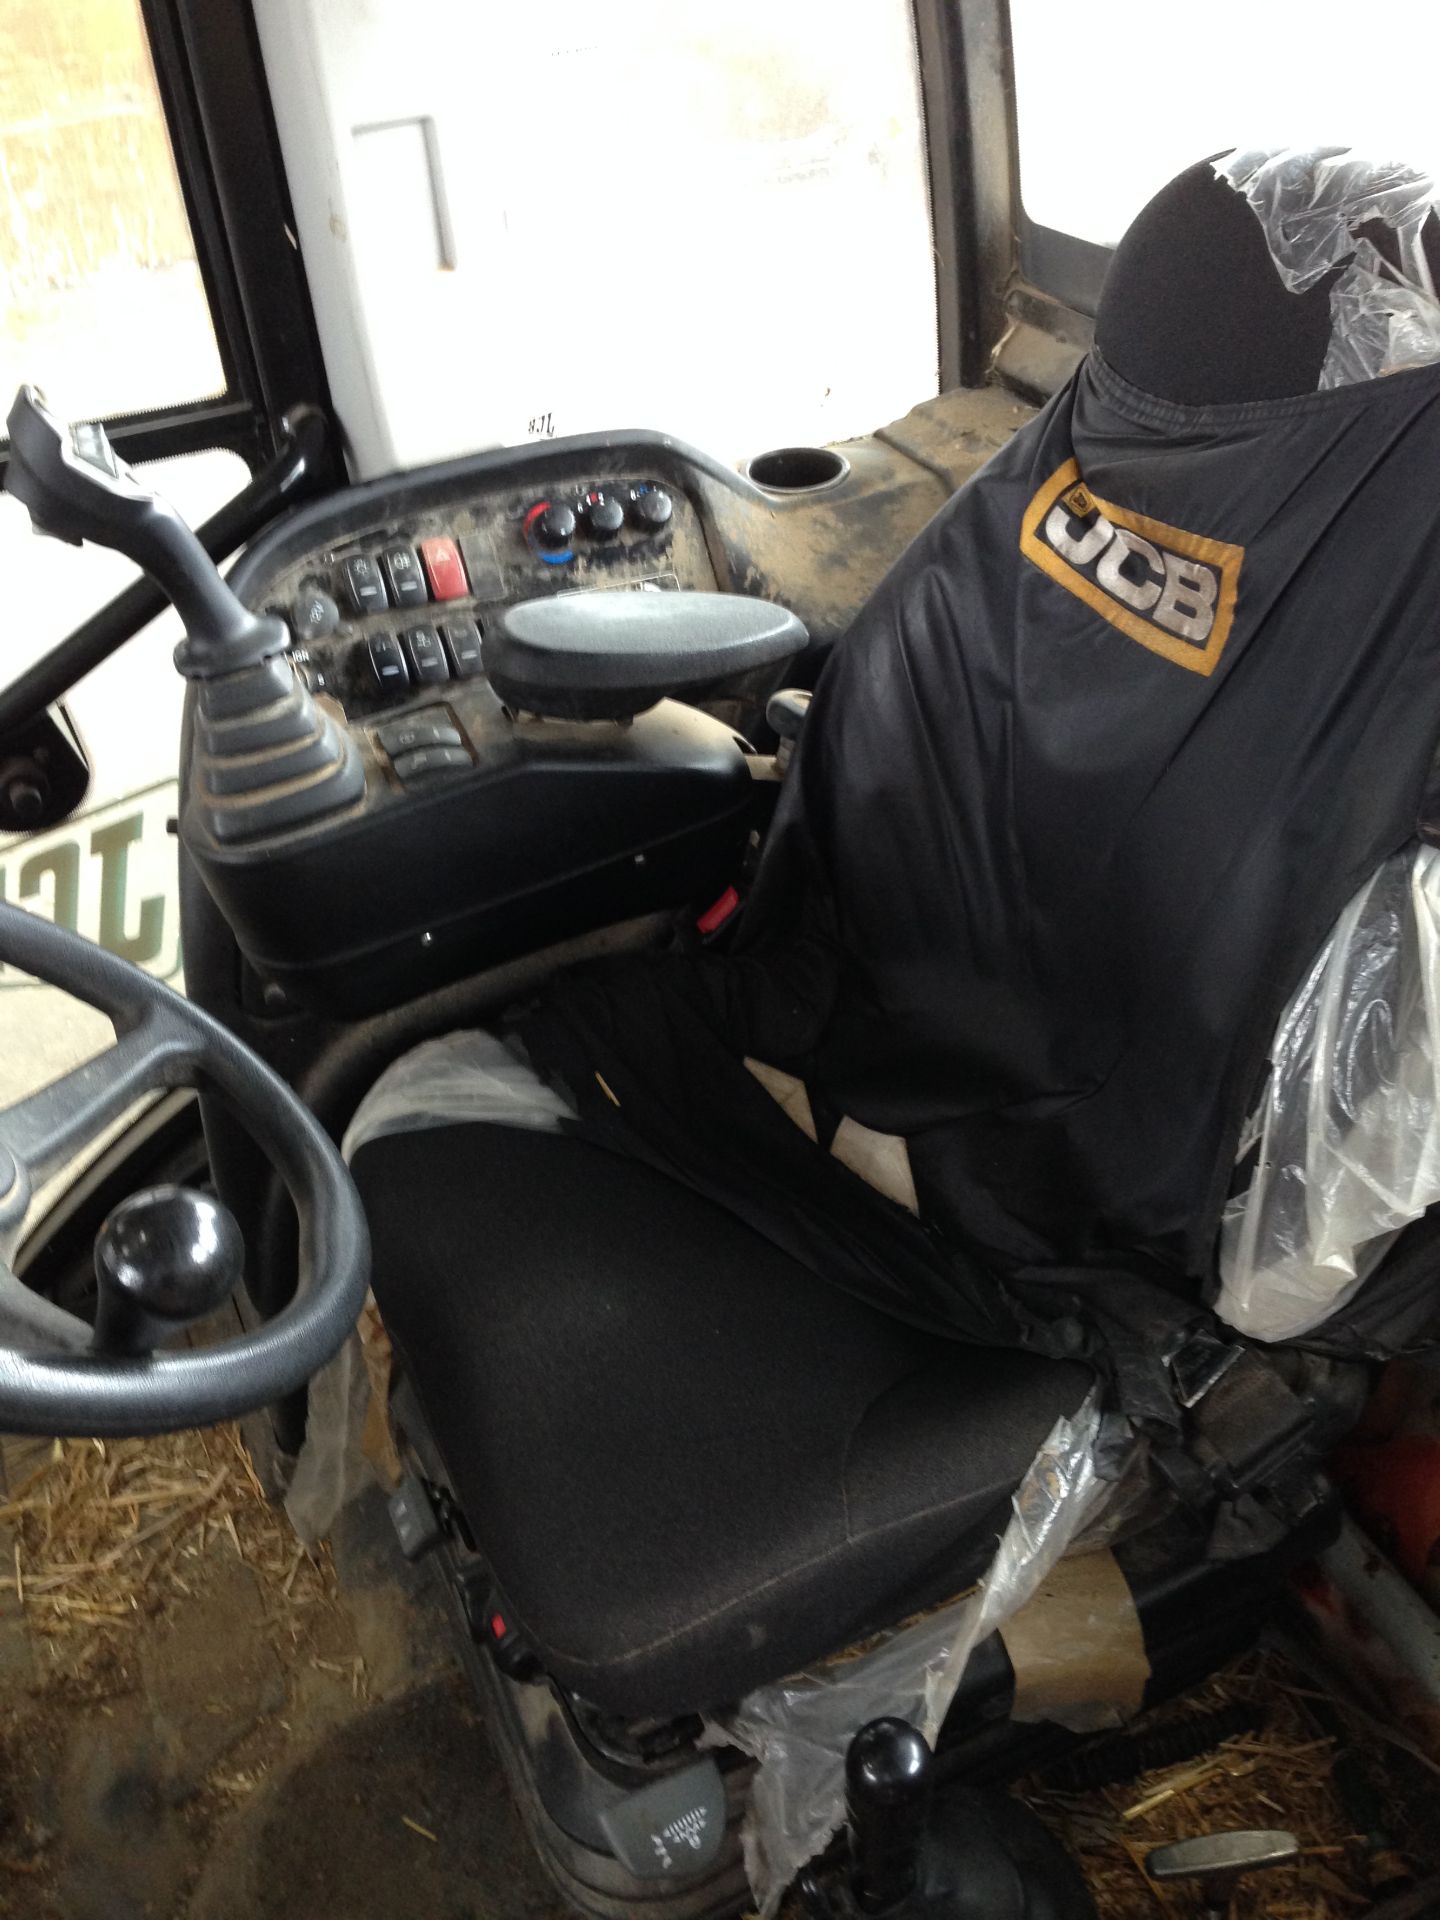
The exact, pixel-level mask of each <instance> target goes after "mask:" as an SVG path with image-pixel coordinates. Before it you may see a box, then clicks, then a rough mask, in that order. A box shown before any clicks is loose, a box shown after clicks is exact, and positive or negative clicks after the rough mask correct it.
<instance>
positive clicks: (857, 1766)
mask: <svg viewBox="0 0 1440 1920" xmlns="http://www.w3.org/2000/svg"><path fill="white" fill-rule="evenodd" d="M931 1787H932V1770H931V1754H930V1749H929V1747H928V1746H927V1745H926V1743H925V1740H924V1737H923V1736H922V1735H921V1734H920V1733H918V1732H917V1731H916V1730H915V1728H914V1727H912V1726H911V1725H910V1722H909V1721H908V1720H899V1719H896V1718H894V1717H887V1718H885V1719H882V1720H870V1721H867V1722H866V1724H865V1725H864V1726H863V1727H861V1729H860V1731H859V1732H858V1733H857V1734H856V1735H855V1738H854V1739H853V1740H852V1741H851V1742H850V1747H849V1751H848V1752H847V1754H846V1756H845V1812H846V1815H847V1820H848V1825H849V1830H850V1891H851V1893H852V1895H853V1897H854V1900H855V1905H856V1906H857V1907H858V1908H859V1909H860V1911H861V1913H864V1914H888V1913H893V1912H895V1911H896V1910H897V1909H898V1908H899V1907H901V1906H902V1905H903V1903H904V1902H905V1901H906V1900H907V1899H908V1897H909V1895H910V1894H911V1893H912V1891H913V1890H914V1888H915V1885H916V1882H917V1880H918V1878H919V1860H920V1849H921V1846H922V1844H923V1842H924V1839H925V1821H926V1816H927V1814H928V1813H929V1810H930V1794H931Z"/></svg>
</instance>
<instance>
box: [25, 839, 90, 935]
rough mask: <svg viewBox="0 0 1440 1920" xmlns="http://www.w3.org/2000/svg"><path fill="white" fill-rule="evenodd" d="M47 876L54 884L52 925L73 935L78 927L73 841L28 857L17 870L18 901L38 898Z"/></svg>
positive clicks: (76, 850)
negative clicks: (53, 921) (18, 873)
mask: <svg viewBox="0 0 1440 1920" xmlns="http://www.w3.org/2000/svg"><path fill="white" fill-rule="evenodd" d="M47 874H48V875H49V876H50V878H51V879H52V880H53V881H54V884H55V895H54V914H55V924H56V926H57V927H68V928H69V930H70V932H71V933H74V932H75V931H76V929H77V928H78V927H79V925H80V848H79V845H78V844H77V843H76V842H75V841H74V840H62V841H61V842H60V844H59V846H58V847H47V848H46V849H45V851H44V852H43V853H32V854H31V856H30V858H29V859H28V860H27V861H26V862H25V864H24V866H23V867H21V869H20V898H21V899H22V900H34V899H37V898H38V897H39V893H40V884H41V882H42V881H43V880H44V878H45V876H46V875H47Z"/></svg>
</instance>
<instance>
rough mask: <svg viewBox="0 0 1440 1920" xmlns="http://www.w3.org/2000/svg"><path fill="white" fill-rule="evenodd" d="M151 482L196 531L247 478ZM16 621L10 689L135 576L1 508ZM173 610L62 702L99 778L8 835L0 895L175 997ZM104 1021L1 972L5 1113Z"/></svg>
mask: <svg viewBox="0 0 1440 1920" xmlns="http://www.w3.org/2000/svg"><path fill="white" fill-rule="evenodd" d="M141 471H142V472H143V473H144V474H145V476H146V477H147V479H153V481H154V484H155V486H156V488H157V489H159V490H160V491H162V492H164V493H166V494H168V496H169V497H170V499H171V500H173V501H174V502H175V504H176V506H177V507H179V509H180V511H181V512H182V513H183V514H184V515H185V517H186V518H187V519H189V520H191V521H192V522H198V521H201V520H204V519H206V518H208V516H209V515H210V514H212V513H213V512H214V511H215V510H216V508H217V507H219V506H221V505H222V504H223V503H224V502H225V501H226V500H227V499H229V498H230V497H231V496H232V495H234V494H235V493H237V492H238V491H239V490H240V488H241V487H242V486H244V484H245V482H246V480H247V479H248V478H249V475H248V472H247V470H246V467H245V463H244V462H243V461H242V460H241V459H240V458H239V457H238V456H237V455H235V454H233V453H224V452H211V453H200V454H191V455H188V456H186V457H185V458H184V459H178V460H164V461H156V462H155V463H154V464H153V465H150V466H147V467H144V468H142V469H141ZM0 575H3V577H4V579H5V580H6V582H7V588H6V592H7V603H8V604H7V621H6V629H5V634H4V641H3V649H0V673H3V674H4V676H5V678H6V679H7V680H8V679H11V678H13V677H14V675H15V674H17V673H18V672H19V671H20V670H21V669H22V668H23V667H25V666H27V665H29V663H30V662H31V661H32V660H34V659H37V658H38V657H39V656H40V655H41V654H43V653H45V652H47V651H48V650H49V649H50V647H52V646H53V645H54V644H55V643H56V641H58V640H61V639H63V638H64V636H65V635H66V634H67V633H68V632H70V631H71V629H72V628H73V627H75V626H77V625H78V624H79V622H80V621H81V620H82V619H84V618H85V616H86V615H87V614H89V613H91V612H93V611H94V610H95V608H96V607H98V606H100V605H102V604H103V603H104V602H105V601H106V600H108V599H110V598H111V596H112V595H114V594H115V593H117V592H119V590H120V589H121V588H122V587H124V586H126V585H127V584H128V583H129V582H130V581H131V580H132V579H134V578H135V570H134V568H133V567H132V566H130V564H129V562H128V561H126V560H123V559H122V558H121V557H120V556H119V555H118V554H114V553H111V552H109V551H108V550H107V549H105V548H102V547H91V546H85V547H69V546H65V545H64V544H62V543H61V542H59V541H56V540H48V539H41V538H40V537H39V536H38V535H36V534H34V533H32V532H31V529H30V522H29V517H28V516H27V514H26V513H25V511H24V509H23V508H22V507H21V506H20V505H19V503H18V502H17V501H15V500H13V499H11V498H10V497H9V496H8V495H6V496H4V497H0ZM179 638H180V623H179V621H178V619H177V618H176V616H175V615H174V614H173V613H168V612H167V613H165V614H163V615H161V616H160V618H159V619H157V620H154V621H152V622H151V624H150V625H149V626H148V627H146V628H145V629H144V630H143V631H142V632H141V633H139V634H137V635H136V636H135V638H134V639H133V640H131V641H129V642H128V643H127V644H126V645H125V646H124V647H122V648H121V649H120V651H119V652H118V653H116V654H113V655H112V656H111V657H110V659H109V660H107V661H105V662H103V663H102V664H101V665H100V666H99V667H97V668H96V669H95V671H94V672H93V673H91V674H89V675H88V676H87V677H86V678H85V679H84V680H82V681H81V682H80V684H79V686H77V687H76V688H75V689H74V691H73V692H72V693H71V694H70V695H68V696H67V699H66V705H67V707H68V708H69V710H70V713H71V715H72V716H73V718H74V720H75V723H76V725H77V727H78V729H79V731H80V734H81V736H82V738H83V739H84V742H85V745H86V748H87V750H88V752H89V756H90V762H91V767H92V780H91V786H90V791H89V793H88V795H87V796H86V799H85V802H84V805H83V806H82V808H81V810H80V812H79V813H78V814H77V815H76V816H75V817H73V818H72V819H70V820H66V821H63V822H62V823H61V824H60V825H59V826H57V827H53V828H51V829H50V830H49V831H47V832H45V833H40V834H32V835H27V836H24V837H14V838H9V839H5V838H0V897H3V898H5V899H7V900H10V901H13V902H15V903H16V904H18V905H21V906H24V907H26V908H28V909H29V910H30V911H32V912H35V913H39V914H42V915H43V916H44V917H45V918H46V919H55V920H59V921H60V922H61V923H62V924H63V925H65V926H69V927H74V928H77V929H78V930H79V931H80V932H81V933H83V934H85V935H87V936H88V937H89V938H90V939H92V940H98V941H99V942H100V944H101V945H102V946H106V947H108V948H110V949H111V951H112V952H116V953H122V954H124V955H125V956H126V958H128V959H131V960H134V961H135V962H136V963H137V964H138V965H140V966H143V967H145V968H146V969H147V971H149V972H152V973H155V974H158V975H160V976H161V977H162V978H163V979H166V980H168V981H169V982H170V984H171V985H172V986H176V987H179V986H182V985H183V977H182V972H181V954H180V920H179V897H178V883H177V867H176V858H175V840H174V837H173V836H172V835H171V834H170V832H169V831H168V826H167V823H168V822H169V821H170V820H171V819H173V818H174V815H175V811H176V797H177V796H176V781H175V765H176V757H177V754H178V751H179V741H180V711H181V704H182V701H183V698H184V682H183V681H182V680H181V678H180V676H179V674H177V673H176V671H175V668H174V666H173V664H172V662H171V658H170V656H171V652H172V650H173V648H174V646H175V643H176V641H177V640H178V639H179ZM109 1031H110V1030H109V1026H108V1023H107V1022H106V1021H105V1020H104V1019H103V1018H102V1016H100V1015H99V1014H96V1013H93V1012H92V1011H91V1010H90V1009H88V1008H86V1007H82V1006H80V1005H78V1003H77V1002H75V1001H74V1000H71V999H69V998H67V997H66V996H65V995H64V994H60V993H56V992H54V991H53V990H52V989H50V988H48V987H41V986H37V985H36V984H35V983H34V982H33V981H30V980H28V979H27V977H26V976H25V975H23V974H19V973H17V972H15V970H14V969H13V968H8V967H6V968H0V1103H3V1102H5V1101H9V1100H13V1099H16V1098H18V1097H19V1096H20V1095H21V1094H23V1093H26V1092H28V1091H30V1090H31V1089H33V1088H34V1087H36V1086H40V1085H43V1084H44V1083H45V1081H46V1080H48V1079H51V1078H53V1076H54V1075H55V1074H56V1073H57V1072H61V1071H63V1070H65V1069H66V1068H69V1067H71V1066H75V1065H77V1064H78V1063H79V1062H80V1061H81V1060H84V1059H87V1058H88V1057H89V1056H90V1055H91V1054H92V1053H94V1052H95V1050H96V1048H97V1047H98V1046H99V1045H102V1044H104V1042H105V1041H106V1040H107V1039H108V1037H109Z"/></svg>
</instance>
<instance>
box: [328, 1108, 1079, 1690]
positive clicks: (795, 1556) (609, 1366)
mask: <svg viewBox="0 0 1440 1920" xmlns="http://www.w3.org/2000/svg"><path fill="white" fill-rule="evenodd" d="M354 1171H355V1176H356V1179H357V1181H358V1183H359V1186H360V1190H361V1193H362V1195H363V1196H364V1200H365V1206H366V1211H367V1213H368V1214H369V1218H370V1225H371V1232H372V1235H373V1239H374V1288H375V1293H376V1296H377V1298H378V1299H379V1302H380V1308H381V1312H382V1313H383V1315H384V1317H385V1322H386V1325H387V1327H388V1328H389V1329H390V1332H391V1335H392V1337H393V1338H394V1340H395V1342H396V1344H397V1346H398V1348H399V1350H400V1353H401V1356H402V1358H403V1360H404V1363H405V1365H406V1367H407V1369H408V1371H409V1374H410V1377H411V1379H412V1381H413V1383H414V1386H415V1390H416V1393H417V1395H418V1397H419V1399H420V1402H421V1404H422V1406H423V1408H424V1410H425V1414H426V1418H427V1421H428V1423H429V1425H430V1428H431V1432H432V1434H433V1436H434V1438H435V1440H436V1443H437V1444H438V1446H439V1449H440V1452H441V1455H442V1456H443V1459H444V1461H445V1464H446V1468H447V1471H448V1474H449V1476H450V1479H451V1484H452V1490H453V1492H454V1494H455V1496H456V1498H457V1499H458V1500H459V1502H460V1505H461V1507H462V1509H463V1511H464V1513H465V1515H466V1518H467V1519H468V1521H469V1523H470V1525H471V1527H472V1529H473V1531H474V1534H475V1538H476V1541H477V1543H478V1545H479V1547H480V1550H481V1552H482V1553H483V1555H484V1557H485V1559H486V1560H487V1561H488V1563H489V1565H490V1567H491V1569H492V1570H493V1572H494V1574H495V1577H496V1581H497V1584H498V1586H499V1588H500V1590H501V1592H502V1594H503V1596H504V1599H505V1601H506V1602H507V1603H508V1612H509V1616H510V1618H511V1620H512V1622H513V1623H514V1624H515V1625H516V1626H517V1627H518V1628H519V1630H520V1632H521V1633H522V1634H523V1636H524V1638H525V1639H526V1640H527V1641H528V1642H529V1644H530V1645H531V1646H532V1647H533V1648H534V1650H535V1651H536V1653H537V1654H538V1655H539V1656H540V1658H541V1660H542V1661H543V1663H544V1665H545V1666H546V1668H547V1669H548V1670H549V1671H550V1672H551V1673H552V1674H553V1675H554V1676H555V1678H556V1679H558V1680H559V1681H561V1682H562V1683H563V1684H564V1685H566V1686H568V1687H571V1688H573V1689H574V1690H576V1691H577V1692H579V1693H581V1694H583V1695H584V1696H585V1697H586V1698H587V1699H589V1700H591V1701H593V1702H594V1703H595V1704H596V1705H597V1706H600V1707H602V1708H605V1709H606V1710H608V1711H611V1712H615V1713H619V1714H624V1715H627V1716H639V1715H646V1714H675V1713H681V1712H686V1711H690V1710H694V1709H703V1708H711V1707H717V1706H721V1705H723V1704H725V1703H726V1702H728V1701H731V1700H734V1699H736V1698H738V1697H739V1696H740V1695H741V1694H742V1693H744V1692H745V1691H747V1690H748V1689H749V1688H750V1687H752V1686H755V1685H757V1684H759V1683H760V1682H762V1681H766V1680H771V1679H774V1678H777V1677H778V1676H780V1675H781V1674H784V1673H787V1672H789V1671H791V1670H793V1669H794V1668H796V1667H798V1666H800V1665H803V1664H804V1663H806V1662H808V1661H812V1660H815V1659H818V1658H821V1657H823V1656H825V1655H827V1654H829V1653H832V1652H835V1651H836V1650H838V1649H839V1648H841V1647H843V1646H844V1645H846V1644H847V1643H848V1642H849V1641H850V1640H852V1639H853V1638H855V1636H856V1635H857V1634H859V1633H861V1632H864V1631H868V1630H870V1629H872V1628H874V1627H876V1626H881V1625H886V1624H889V1623H890V1622H892V1621H893V1620H895V1619H896V1618H898V1617H900V1616H901V1615H902V1614H903V1613H904V1612H905V1611H907V1610H908V1609H909V1608H910V1607H912V1606H914V1605H916V1604H920V1603H924V1602H928V1601H929V1600H931V1599H936V1598H939V1597H941V1596H942V1595H943V1594H945V1593H949V1592H953V1591H955V1590H957V1589H958V1588H959V1587H961V1586H962V1585H964V1584H965V1583H966V1582H967V1581H968V1580H969V1579H971V1578H972V1577H973V1576H974V1575H975V1574H976V1573H977V1572H978V1571H979V1570H980V1569H981V1568H982V1567H983V1565H984V1564H985V1563H986V1561H987V1560H988V1558H989V1555H990V1553H991V1551H992V1549H993V1547H994V1543H995V1539H996V1536H997V1534H998V1532H999V1529H1000V1528H1001V1526H1002V1525H1003V1524H1004V1520H1005V1517H1006V1514H1007V1511H1008V1504H1009V1499H1010V1495H1011V1493H1012V1491H1013V1489H1014V1487H1015V1484H1016V1482H1017V1481H1018V1480H1019V1478H1020V1476H1021V1475H1022V1474H1023V1472H1024V1470H1025V1468H1026V1467H1027V1466H1028V1465H1029V1462H1030V1460H1031V1458H1032V1457H1033V1455H1034V1453H1035V1450H1036V1448H1037V1447H1038V1446H1039V1444H1040V1442H1041V1440H1042V1439H1043V1438H1044V1436H1045V1434H1046V1433H1047V1432H1048V1430H1049V1428H1050V1427H1051V1425H1052V1424H1053V1423H1054V1421H1055V1419H1056V1418H1057V1417H1058V1416H1059V1415H1061V1414H1066V1413H1071V1412H1073V1411H1074V1410H1075V1408H1076V1407H1077V1406H1078V1405H1079V1404H1080V1402H1081V1400H1082V1399H1083V1397H1084V1394H1085V1391H1086V1389H1087V1387H1088V1385H1089V1382H1090V1375H1089V1374H1088V1372H1087V1371H1086V1370H1085V1369H1084V1368H1081V1367H1077V1366H1072V1365H1069V1364H1064V1363H1060V1362H1056V1361H1048V1360H1043V1359H1039V1358H1036V1357H1034V1356H1031V1355H1026V1354H1020V1353H1012V1352H1001V1351H996V1350H981V1349H976V1348H967V1347H962V1346H958V1345H954V1344H951V1343H948V1342H944V1341H937V1340H936V1339H935V1338H934V1337H933V1336H927V1335H922V1334H919V1333H917V1332H915V1331H914V1330H913V1329H911V1328H908V1327H906V1326H903V1325H901V1324H900V1323H898V1322H896V1321H893V1320H890V1319H888V1318H886V1317H884V1316H882V1315H881V1314H879V1313H877V1312H876V1311H875V1310H874V1309H872V1308H870V1307H867V1306H864V1305H862V1304H861V1303H860V1302H858V1301H855V1300H853V1299H851V1298H850V1297H849V1296H848V1295H846V1294H843V1293H841V1292H840V1291H839V1290H838V1289H836V1288H833V1287H830V1286H827V1285H825V1284H824V1283H823V1282H822V1281H820V1280H818V1279H816V1278H815V1277H814V1276H813V1275H812V1274H811V1273H810V1272H809V1271H808V1270H807V1269H805V1268H804V1267H802V1266H800V1265H798V1264H797V1263H796V1262H795V1261H794V1260H792V1259H791V1258H790V1257H789V1256H788V1255H786V1254H783V1253H781V1252H780V1251H778V1250H777V1249H776V1248H775V1247H773V1246H772V1245H771V1244H770V1243H769V1242H768V1241H766V1240H763V1239H761V1238H759V1237H758V1236H757V1235H756V1234H755V1232H754V1231H753V1230H752V1229H751V1228H749V1227H747V1226H745V1225H744V1224H743V1223H742V1222H740V1221H738V1220H736V1219H734V1218H733V1217H732V1216H730V1215H729V1214H727V1213H725V1212H723V1211H721V1210H720V1209H719V1208H717V1207H716V1206H715V1205H714V1204H712V1203H711V1202H709V1201H707V1200H705V1199H702V1198H701V1197H699V1196H697V1195H696V1194H694V1193H692V1192H691V1191H690V1190H689V1189H688V1188H685V1187H682V1186H679V1185H678V1184H676V1183H674V1182H673V1181H670V1180H667V1179H666V1178H665V1177H664V1176H663V1175H661V1174H658V1173H656V1172H655V1171H653V1170H652V1169H650V1168H648V1167H645V1166H642V1165H640V1164H637V1163H635V1162H632V1161H628V1160H623V1159H620V1158H617V1157H616V1156H614V1155H611V1154H609V1153H606V1152H605V1151H604V1150H603V1149H600V1148H597V1147H595V1146H593V1145H591V1144H589V1143H588V1142H586V1141H583V1140H580V1139H577V1138H573V1137H571V1136H568V1135H565V1134H551V1133H537V1132H524V1131H520V1130H517V1129H508V1128H504V1127H498V1126H482V1125H469V1126H457V1127H448V1128H441V1129H436V1130H433V1131H429V1132H422V1133H412V1134H399V1135H392V1136H390V1137H387V1138H383V1139H379V1140H375V1141H373V1142H371V1143H370V1144H369V1145H367V1146H365V1147H363V1148H362V1149H361V1150H360V1152H359V1153H358V1154H357V1155H356V1157H355V1163H354Z"/></svg>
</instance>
